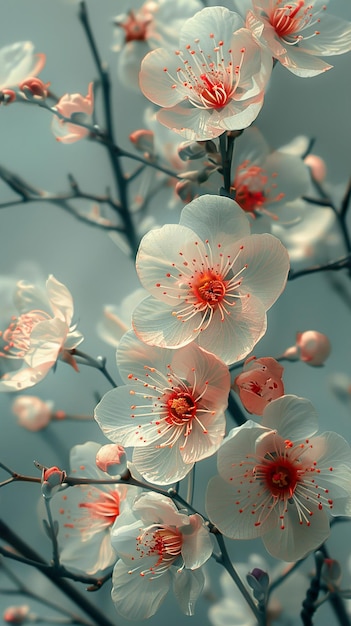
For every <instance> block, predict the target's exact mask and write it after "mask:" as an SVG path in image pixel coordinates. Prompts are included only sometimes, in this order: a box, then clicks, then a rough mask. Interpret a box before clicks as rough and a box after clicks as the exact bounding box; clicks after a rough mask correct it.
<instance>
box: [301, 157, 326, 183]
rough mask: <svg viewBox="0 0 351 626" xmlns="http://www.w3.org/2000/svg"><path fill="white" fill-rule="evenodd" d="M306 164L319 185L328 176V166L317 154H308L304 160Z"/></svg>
mask: <svg viewBox="0 0 351 626" xmlns="http://www.w3.org/2000/svg"><path fill="white" fill-rule="evenodd" d="M304 163H305V164H306V165H307V166H308V167H309V168H310V170H311V174H312V177H313V179H314V180H316V181H317V183H322V182H323V181H324V179H325V177H326V175H327V166H326V164H325V161H323V159H321V157H319V156H317V155H316V154H308V155H307V157H305V158H304Z"/></svg>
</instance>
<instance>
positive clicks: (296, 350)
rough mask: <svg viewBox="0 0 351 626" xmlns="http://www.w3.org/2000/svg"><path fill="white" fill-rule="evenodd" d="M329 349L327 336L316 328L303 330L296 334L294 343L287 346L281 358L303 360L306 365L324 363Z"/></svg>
mask: <svg viewBox="0 0 351 626" xmlns="http://www.w3.org/2000/svg"><path fill="white" fill-rule="evenodd" d="M330 351H331V345H330V341H329V339H328V337H327V336H326V335H323V333H319V332H318V331H317V330H305V331H304V332H302V333H297V334H296V344H295V346H291V347H290V348H287V349H286V350H285V352H284V354H282V358H284V359H288V360H289V361H297V360H298V359H300V361H304V362H305V363H307V364H308V365H312V366H314V367H315V366H316V367H318V366H320V365H324V362H325V360H326V359H327V358H328V356H329V354H330Z"/></svg>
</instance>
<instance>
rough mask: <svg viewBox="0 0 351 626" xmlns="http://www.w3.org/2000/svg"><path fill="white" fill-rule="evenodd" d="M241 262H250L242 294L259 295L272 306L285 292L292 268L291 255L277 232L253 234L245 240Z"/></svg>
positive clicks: (267, 306) (242, 286)
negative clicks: (273, 233)
mask: <svg viewBox="0 0 351 626" xmlns="http://www.w3.org/2000/svg"><path fill="white" fill-rule="evenodd" d="M241 243H242V246H243V249H242V252H241V254H240V263H242V264H243V265H244V264H247V268H246V269H245V271H244V272H243V282H242V285H241V286H240V293H241V294H250V295H251V294H252V295H254V296H256V298H259V299H260V300H261V302H262V304H263V305H264V307H265V309H266V310H268V309H269V308H270V307H271V306H272V304H274V302H275V301H276V299H277V298H278V297H279V296H280V294H281V293H282V291H283V289H284V287H285V285H286V281H287V276H288V272H289V268H290V263H289V255H288V252H287V250H286V248H284V246H283V245H282V244H281V243H280V241H279V239H277V238H276V237H274V236H273V235H269V234H263V235H251V236H250V237H247V238H246V239H245V240H243V241H242V242H241Z"/></svg>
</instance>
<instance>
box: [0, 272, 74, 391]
mask: <svg viewBox="0 0 351 626" xmlns="http://www.w3.org/2000/svg"><path fill="white" fill-rule="evenodd" d="M15 306H16V309H17V312H18V316H17V317H15V316H13V317H12V319H11V322H10V324H9V326H8V327H7V329H6V330H5V331H4V332H2V333H1V334H0V339H1V345H0V364H1V366H2V368H6V366H8V369H10V366H14V367H17V369H13V367H12V369H10V371H7V372H6V373H5V374H3V376H2V378H1V381H0V391H18V390H19V389H25V388H27V387H32V386H33V385H35V384H37V383H38V382H39V381H41V380H42V379H43V378H44V376H46V374H47V373H48V371H49V370H50V369H51V368H52V367H53V366H54V365H55V363H56V361H57V359H59V358H61V359H63V360H66V361H67V362H68V363H69V364H70V365H72V366H73V367H74V368H76V367H77V366H76V363H75V361H74V359H73V357H72V356H71V354H70V352H69V351H70V350H72V349H73V348H76V347H77V346H78V345H79V344H80V343H81V342H82V341H83V336H82V335H81V333H80V332H78V331H77V330H76V326H74V325H73V326H71V322H72V317H73V301H72V296H71V294H70V292H69V291H68V289H67V287H65V286H64V285H63V284H62V283H60V282H59V281H58V280H56V278H55V277H54V276H52V275H50V276H49V278H48V280H47V281H46V292H42V291H41V290H40V289H39V288H38V287H37V286H36V285H34V284H30V283H26V282H25V281H19V282H18V283H17V289H16V292H15Z"/></svg>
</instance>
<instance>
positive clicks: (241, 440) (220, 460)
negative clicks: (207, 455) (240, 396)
mask: <svg viewBox="0 0 351 626" xmlns="http://www.w3.org/2000/svg"><path fill="white" fill-rule="evenodd" d="M267 432H268V431H267V429H266V428H263V427H262V426H260V425H259V424H256V423H255V422H253V421H252V420H247V422H245V424H243V425H242V426H240V427H238V428H233V429H232V430H231V431H230V432H229V434H228V436H227V437H226V438H225V440H224V442H223V444H222V446H221V447H220V449H219V451H218V455H217V465H218V472H219V474H220V475H221V477H222V478H223V480H225V481H227V482H229V481H230V480H231V479H232V478H233V471H235V472H239V473H240V472H241V471H242V470H237V469H235V468H234V466H233V465H232V464H235V465H239V464H240V463H241V462H242V461H243V455H244V454H247V455H250V454H253V453H254V452H255V446H256V440H257V438H258V437H259V436H260V435H262V434H263V433H267ZM243 451H244V452H243Z"/></svg>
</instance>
